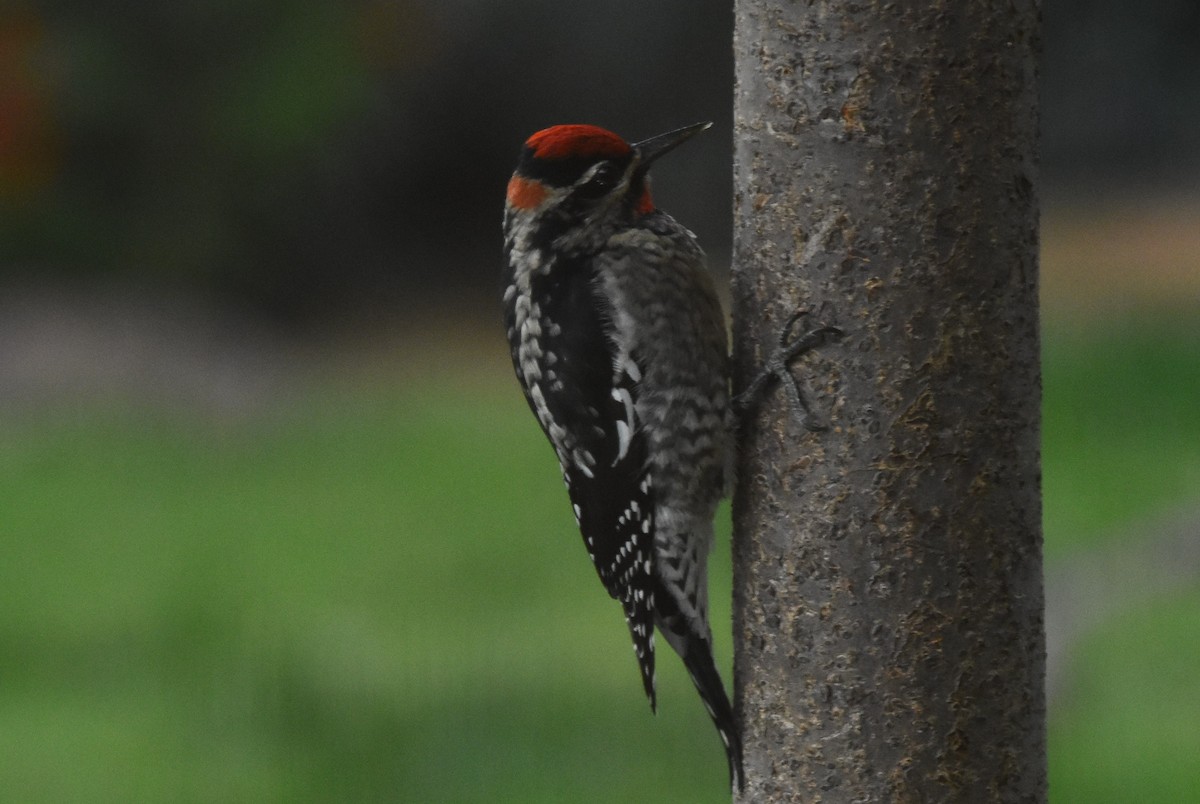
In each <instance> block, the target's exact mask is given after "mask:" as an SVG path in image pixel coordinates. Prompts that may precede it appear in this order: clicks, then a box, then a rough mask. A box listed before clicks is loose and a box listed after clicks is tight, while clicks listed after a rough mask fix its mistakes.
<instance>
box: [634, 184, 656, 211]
mask: <svg viewBox="0 0 1200 804" xmlns="http://www.w3.org/2000/svg"><path fill="white" fill-rule="evenodd" d="M634 210H635V211H636V212H637V214H639V215H649V214H650V213H651V212H653V211H654V199H653V198H651V197H650V188H649V187H646V189H645V190H642V194H641V196H640V197H639V198H638V200H637V206H636V207H634Z"/></svg>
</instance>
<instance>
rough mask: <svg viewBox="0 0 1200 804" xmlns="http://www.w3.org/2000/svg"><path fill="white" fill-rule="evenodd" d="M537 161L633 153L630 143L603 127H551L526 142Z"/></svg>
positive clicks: (577, 125)
mask: <svg viewBox="0 0 1200 804" xmlns="http://www.w3.org/2000/svg"><path fill="white" fill-rule="evenodd" d="M525 145H526V147H528V148H529V149H530V150H531V151H532V154H533V156H534V157H535V158H537V159H569V158H571V157H589V158H604V157H608V158H612V157H621V156H626V155H628V154H629V152H630V150H632V149H631V148H630V146H629V143H627V142H625V140H623V139H621V138H620V137H618V136H617V135H616V134H613V133H612V132H611V131H609V130H607V129H603V128H600V127H599V126H588V125H580V124H573V125H565V126H551V127H550V128H544V129H542V130H541V131H539V132H537V133H536V134H534V135H533V136H531V137H530V138H529V139H527V140H526V141H525Z"/></svg>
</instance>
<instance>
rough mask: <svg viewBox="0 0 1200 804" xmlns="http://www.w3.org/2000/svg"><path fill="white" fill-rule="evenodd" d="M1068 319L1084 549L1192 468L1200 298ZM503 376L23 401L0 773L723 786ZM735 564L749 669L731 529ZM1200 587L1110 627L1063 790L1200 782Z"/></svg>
mask: <svg viewBox="0 0 1200 804" xmlns="http://www.w3.org/2000/svg"><path fill="white" fill-rule="evenodd" d="M1047 340H1048V344H1049V345H1048V347H1047V349H1046V357H1045V408H1046V410H1045V423H1044V430H1045V433H1044V435H1045V439H1044V440H1045V445H1044V475H1045V492H1046V501H1045V510H1046V534H1047V553H1048V555H1049V556H1050V557H1051V558H1052V559H1055V560H1063V559H1066V558H1069V555H1070V553H1071V552H1072V551H1074V550H1079V549H1084V548H1086V547H1087V546H1089V545H1092V544H1096V543H1102V542H1103V540H1105V539H1108V538H1113V536H1112V534H1114V533H1118V532H1119V529H1120V527H1121V525H1123V524H1125V523H1128V522H1131V521H1133V520H1136V519H1137V518H1139V517H1142V516H1145V515H1149V514H1152V513H1154V512H1155V511H1157V510H1160V509H1162V508H1164V507H1167V506H1169V505H1171V504H1172V503H1173V502H1175V501H1180V500H1182V499H1184V498H1186V497H1187V496H1188V495H1189V494H1194V493H1195V490H1196V489H1197V488H1200V406H1198V405H1196V404H1195V403H1196V400H1197V399H1200V334H1198V333H1197V331H1196V329H1195V327H1194V326H1192V325H1191V324H1190V322H1189V319H1186V318H1185V319H1181V320H1175V321H1174V322H1173V323H1171V322H1159V323H1158V324H1152V325H1151V324H1145V323H1142V324H1128V325H1121V326H1112V327H1105V328H1103V329H1099V328H1097V329H1090V330H1080V331H1072V332H1066V331H1064V332H1055V331H1054V330H1053V329H1051V330H1050V331H1049V332H1048V335H1047ZM500 376H501V375H500V374H496V375H492V374H490V373H489V374H488V375H487V376H486V377H483V378H482V379H481V378H470V377H468V378H462V377H455V376H454V373H453V371H452V370H451V371H450V372H449V373H448V374H447V372H446V371H440V372H436V373H434V374H432V375H431V376H430V377H416V378H414V377H407V378H406V379H405V380H397V381H396V382H395V383H392V384H388V383H383V384H373V385H364V384H353V383H351V384H339V383H331V384H330V385H329V386H328V387H325V388H322V389H320V390H318V391H317V392H314V393H313V394H311V395H310V396H309V397H308V398H307V399H306V401H304V402H303V403H300V404H295V405H292V406H290V407H288V408H287V409H286V410H284V411H279V412H274V413H271V414H269V415H262V416H256V417H251V418H249V419H243V420H238V421H213V420H206V419H202V418H199V417H189V416H186V415H184V414H180V413H168V412H163V411H158V412H148V411H146V410H135V409H131V408H128V407H118V406H105V405H102V404H95V405H87V404H78V405H75V406H74V407H73V408H72V409H70V410H57V411H55V410H46V411H43V412H41V413H39V414H25V415H23V416H22V417H21V418H20V419H19V420H17V419H10V420H9V421H8V422H7V423H6V424H5V425H4V426H3V427H2V428H0V512H2V518H0V539H2V543H3V545H4V553H5V561H4V562H2V563H0V590H3V591H0V599H2V600H3V605H2V606H0V678H2V679H3V683H2V685H0V756H3V757H4V761H3V763H0V800H3V801H22V802H43V801H44V802H60V801H77V802H108V801H112V802H118V801H120V802H127V801H197V802H201V801H248V802H250V801H253V802H260V801H261V802H269V801H281V802H282V801H289V802H290V801H335V800H337V801H342V800H344V801H376V800H395V801H423V802H424V801H522V802H536V801H589V800H615V801H622V800H653V801H680V802H702V801H713V802H716V801H726V800H728V799H727V793H726V791H725V790H726V789H725V784H726V779H725V773H726V771H725V768H724V762H723V760H722V759H721V750H720V746H719V743H718V741H717V738H716V736H715V734H714V733H713V731H712V729H711V726H710V725H709V723H708V721H707V716H706V715H705V714H704V712H703V709H702V707H701V706H700V704H699V702H698V701H697V699H696V697H695V695H694V693H693V692H692V689H691V685H690V682H689V681H688V680H687V678H686V675H685V674H684V673H683V671H682V670H681V669H680V667H679V663H678V662H676V661H671V660H667V661H663V662H661V663H660V664H661V669H660V680H659V686H660V711H659V715H658V717H656V718H655V717H651V716H650V714H649V711H648V707H647V706H646V703H645V701H644V700H643V699H642V697H641V695H640V692H639V684H638V681H637V674H636V672H635V668H634V661H633V658H632V655H631V651H630V650H629V646H628V644H627V641H628V640H627V635H626V633H625V629H624V627H623V625H622V624H621V619H620V616H619V614H618V611H617V609H616V608H615V604H613V603H611V601H609V600H607V598H606V597H605V596H604V595H603V593H601V592H600V589H599V586H598V584H597V583H596V579H595V577H594V573H593V571H592V569H591V568H590V566H589V565H588V563H587V561H586V559H585V558H584V556H583V550H582V549H581V547H580V545H579V543H578V541H579V539H578V536H577V534H576V533H575V531H574V523H573V520H572V518H571V515H570V512H569V506H568V505H567V503H566V496H565V494H564V493H563V490H562V486H561V480H560V478H559V476H558V472H557V469H556V467H555V465H554V461H553V458H552V455H551V453H550V451H549V448H548V447H547V446H546V445H545V444H544V442H543V440H542V438H541V436H540V434H539V433H538V432H537V430H536V424H535V423H534V421H533V419H532V417H531V416H529V414H528V411H527V410H526V409H525V407H524V403H523V401H522V400H521V399H520V396H519V394H518V393H517V391H516V388H515V384H514V383H513V382H512V381H511V380H509V379H508V378H507V377H505V378H504V380H503V381H501V380H500V379H499V377H500ZM447 377H449V379H447ZM722 521H723V522H724V521H725V520H724V518H723V520H722ZM713 575H714V579H713V580H714V583H713V586H714V588H713V596H714V617H715V620H716V622H717V628H716V631H717V639H718V651H719V653H720V658H721V661H722V666H723V667H725V668H728V667H729V656H730V647H729V637H728V627H727V626H722V625H720V624H721V623H727V622H728V600H729V585H728V584H729V581H728V575H729V571H728V527H727V525H723V527H722V530H721V534H720V541H719V544H718V547H717V549H716V551H715V556H714V568H713ZM581 590H583V592H586V593H581ZM1195 603H1196V598H1195V595H1194V594H1193V595H1192V596H1191V597H1189V598H1188V599H1186V600H1173V601H1165V602H1164V604H1163V605H1162V606H1158V607H1155V608H1154V609H1153V610H1149V611H1145V612H1136V613H1131V614H1129V615H1128V616H1127V617H1124V618H1122V619H1121V620H1120V621H1119V622H1115V623H1112V624H1111V625H1110V626H1109V627H1108V628H1106V630H1105V632H1104V634H1103V635H1102V636H1099V637H1097V638H1096V639H1094V640H1093V641H1091V642H1090V643H1089V645H1088V648H1087V654H1086V656H1085V657H1084V658H1085V661H1084V662H1081V667H1082V669H1081V670H1080V671H1079V674H1078V689H1077V692H1076V694H1074V695H1073V696H1072V698H1071V701H1070V702H1069V704H1068V706H1067V707H1066V708H1065V710H1064V711H1063V712H1062V713H1061V714H1060V716H1058V717H1057V718H1056V719H1055V720H1054V721H1053V723H1052V731H1051V748H1052V757H1051V769H1052V770H1051V773H1052V781H1053V787H1052V799H1053V800H1054V801H1062V802H1071V801H1089V802H1104V801H1113V802H1118V801H1122V802H1123V801H1128V800H1131V799H1130V791H1131V790H1134V789H1136V790H1138V791H1140V794H1139V795H1138V796H1137V797H1138V799H1139V800H1146V801H1176V800H1181V797H1180V795H1179V793H1180V791H1193V792H1194V791H1195V790H1197V789H1200V786H1198V784H1197V780H1196V779H1195V778H1188V777H1189V774H1190V775H1193V776H1194V774H1195V771H1194V768H1193V765H1194V763H1190V762H1189V761H1187V759H1186V758H1188V757H1195V756H1200V732H1198V731H1197V730H1196V729H1195V727H1194V724H1195V723H1196V722H1198V721H1200V712H1197V711H1196V709H1197V706H1196V704H1195V703H1194V702H1196V701H1200V684H1198V682H1197V681H1196V676H1195V674H1194V673H1192V672H1189V669H1190V668H1194V667H1195V666H1196V660H1197V658H1198V657H1197V656H1196V645H1197V644H1200V639H1198V637H1200V620H1197V618H1196V616H1195V611H1196V610H1197V609H1196V606H1195ZM725 673H726V678H727V680H728V679H729V671H728V670H727V669H726V671H725ZM1185 702H1193V703H1190V704H1185ZM1135 781H1136V783H1137V786H1135V787H1130V785H1132V784H1134V782H1135ZM646 791H652V792H651V793H650V794H647V793H646ZM667 791H669V793H668V792H667Z"/></svg>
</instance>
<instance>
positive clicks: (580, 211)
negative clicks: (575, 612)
mask: <svg viewBox="0 0 1200 804" xmlns="http://www.w3.org/2000/svg"><path fill="white" fill-rule="evenodd" d="M710 125H711V124H710V123H700V124H697V125H692V126H687V127H685V128H681V129H678V130H675V131H671V132H668V133H666V134H662V135H659V136H657V137H651V138H650V139H647V140H643V141H641V142H637V143H633V144H630V143H628V142H626V141H625V140H624V139H622V138H621V137H619V136H617V135H616V134H613V133H612V132H610V131H607V130H605V129H602V128H598V127H596V126H590V125H559V126H553V127H551V128H547V129H544V130H542V131H539V132H537V133H536V134H534V135H533V136H531V137H530V138H529V139H528V140H526V142H525V145H524V148H523V149H522V151H521V155H520V158H519V160H518V163H517V168H516V171H515V172H514V173H513V175H512V178H511V179H510V181H509V183H508V192H507V203H506V205H505V213H504V252H505V258H506V259H505V268H504V320H505V327H506V329H507V335H508V341H509V346H510V349H511V352H512V362H513V367H514V369H515V370H516V375H517V378H518V380H519V381H520V384H521V387H522V389H523V390H524V392H525V398H526V400H527V401H528V403H529V407H530V408H531V409H532V411H533V413H534V415H535V416H536V417H537V420H538V422H539V424H540V425H541V427H542V430H543V431H544V432H545V434H546V436H547V437H548V438H549V440H550V443H551V445H552V446H553V448H554V451H555V453H556V455H557V456H558V462H559V464H560V466H561V468H562V473H563V481H564V482H565V483H566V486H567V492H568V496H569V497H570V501H571V506H572V509H573V511H574V513H575V519H576V522H577V523H578V525H579V529H580V532H581V534H582V536H583V541H584V545H585V546H586V547H587V551H588V555H589V557H590V558H591V559H592V563H593V564H594V565H595V567H596V571H597V573H598V574H599V576H600V581H601V582H602V583H603V584H604V587H605V589H607V591H608V593H609V595H611V596H612V597H613V598H615V599H616V600H618V601H620V603H621V606H622V608H623V609H624V613H625V620H626V623H627V624H628V626H629V632H630V635H631V636H632V638H633V647H634V652H635V654H636V656H637V661H638V664H639V667H640V670H641V676H642V684H643V687H644V689H645V693H646V696H647V698H649V701H650V708H651V710H655V709H656V693H655V671H654V656H655V654H654V633H655V628H657V629H658V632H659V633H661V634H662V636H663V637H664V638H665V639H666V641H667V643H668V644H669V645H670V646H671V647H672V648H673V649H674V650H675V652H676V653H678V654H679V656H680V657H681V658H682V659H683V663H684V666H685V667H686V668H687V670H688V672H689V673H690V675H691V678H692V681H693V683H694V684H695V685H696V689H697V690H698V691H699V693H700V698H701V700H702V701H703V702H704V705H705V708H706V709H707V710H708V713H709V715H710V716H711V717H712V720H713V723H714V724H715V725H716V728H717V732H718V733H719V735H720V737H721V740H722V742H723V743H724V746H725V752H726V756H727V759H728V763H729V775H730V783H731V786H732V787H733V788H734V789H742V788H743V774H742V745H741V739H740V737H739V734H738V731H737V728H736V724H735V721H734V716H733V708H732V707H731V706H730V703H729V698H728V696H727V695H726V694H725V687H724V684H723V683H722V681H721V677H720V674H719V673H718V672H717V668H716V664H715V662H714V660H713V651H712V632H711V629H710V627H709V620H708V580H707V560H708V553H709V549H710V548H711V546H712V541H713V517H714V516H715V514H716V509H717V504H718V503H719V501H720V500H721V499H722V498H723V497H724V496H725V495H726V494H727V493H728V491H729V489H730V487H731V485H732V477H733V458H734V436H735V431H736V414H735V412H734V407H735V405H734V403H735V400H732V399H731V396H730V374H729V357H728V348H727V343H726V336H725V316H724V313H723V311H722V309H721V304H720V302H719V300H718V298H717V294H716V292H715V289H714V286H713V282H712V278H711V276H710V274H709V272H708V269H707V267H706V265H705V258H704V252H703V251H702V250H701V249H700V246H699V245H698V244H697V242H696V237H695V235H693V234H692V232H690V231H689V230H688V229H686V228H684V227H683V226H682V225H680V224H679V223H677V222H676V221H675V219H674V218H672V217H671V216H670V215H668V214H666V213H665V212H662V211H661V210H659V209H657V208H656V207H655V205H654V201H653V200H652V198H651V195H650V184H649V178H648V176H647V172H648V170H649V168H650V166H651V164H653V163H654V162H655V160H657V159H658V158H659V157H661V156H663V155H664V154H666V153H668V152H669V151H671V150H673V149H674V148H675V147H677V146H678V145H680V144H682V143H683V142H685V141H686V140H688V139H690V138H691V137H693V136H694V135H696V134H698V133H699V132H701V131H703V130H705V129H707V128H708V127H709V126H710ZM793 321H794V319H793ZM793 321H789V322H788V329H790V327H791V325H792V323H793ZM831 329H832V328H824V329H823V330H819V331H814V332H813V333H809V334H808V335H807V336H805V338H803V339H801V341H798V342H797V343H795V344H792V345H791V346H790V347H788V346H787V344H786V332H785V338H784V339H783V340H781V343H780V346H781V352H780V353H777V355H776V356H774V357H773V358H772V362H771V364H770V365H769V367H768V371H767V374H773V375H781V373H782V372H784V371H786V364H787V361H788V360H789V359H791V358H792V357H794V356H795V355H796V354H798V353H799V352H800V351H803V350H806V349H808V348H811V346H813V345H815V344H816V343H817V342H819V340H820V338H819V337H814V336H819V335H820V334H821V333H823V332H826V331H829V330H831ZM765 376H766V375H764V378H765ZM764 378H759V379H756V380H755V381H754V382H753V383H752V384H751V386H752V387H751V389H750V390H751V392H752V393H753V394H757V393H759V392H760V391H761V390H762V389H763V387H764V386H765V379H764ZM796 396H798V391H797V394H796V395H794V396H793V399H794V398H796Z"/></svg>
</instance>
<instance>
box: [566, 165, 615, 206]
mask: <svg viewBox="0 0 1200 804" xmlns="http://www.w3.org/2000/svg"><path fill="white" fill-rule="evenodd" d="M620 178H621V172H620V171H619V170H617V166H616V165H614V164H612V163H611V162H601V163H600V164H599V165H597V166H596V168H595V169H594V170H593V171H592V173H591V175H590V176H588V177H587V179H586V180H584V181H583V182H582V183H581V184H580V185H579V188H578V191H577V192H578V194H579V195H582V196H584V197H585V198H599V197H600V196H602V195H604V194H605V193H607V192H608V191H609V190H611V189H612V188H613V187H615V186H616V185H617V180H618V179H620Z"/></svg>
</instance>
